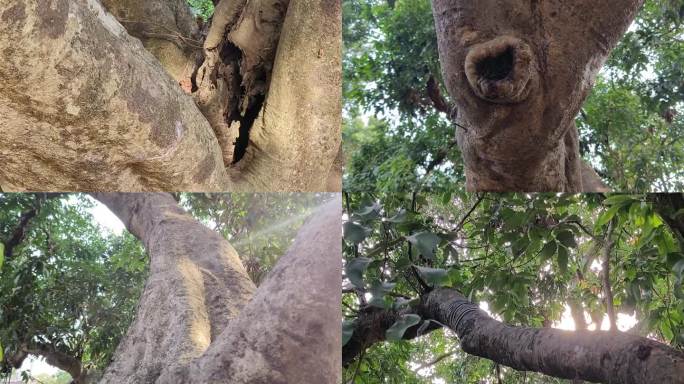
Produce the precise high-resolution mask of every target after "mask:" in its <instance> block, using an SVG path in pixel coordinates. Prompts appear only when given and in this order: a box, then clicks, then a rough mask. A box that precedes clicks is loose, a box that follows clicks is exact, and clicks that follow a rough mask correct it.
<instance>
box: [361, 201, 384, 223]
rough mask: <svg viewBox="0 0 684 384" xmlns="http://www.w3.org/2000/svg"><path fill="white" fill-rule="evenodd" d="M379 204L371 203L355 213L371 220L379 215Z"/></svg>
mask: <svg viewBox="0 0 684 384" xmlns="http://www.w3.org/2000/svg"><path fill="white" fill-rule="evenodd" d="M380 209H381V207H380V204H378V203H377V202H376V203H373V204H371V205H368V206H365V207H363V208H361V209H360V210H359V211H357V212H356V214H357V215H359V216H363V217H364V218H365V219H372V218H375V217H378V216H379V215H380Z"/></svg>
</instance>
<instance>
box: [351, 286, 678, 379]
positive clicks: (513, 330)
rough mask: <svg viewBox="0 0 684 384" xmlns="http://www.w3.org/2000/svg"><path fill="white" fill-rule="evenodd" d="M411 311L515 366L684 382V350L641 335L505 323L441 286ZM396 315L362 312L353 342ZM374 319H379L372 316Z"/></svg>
mask: <svg viewBox="0 0 684 384" xmlns="http://www.w3.org/2000/svg"><path fill="white" fill-rule="evenodd" d="M404 312H409V311H404ZM412 312H413V313H416V314H419V315H420V316H421V317H422V318H423V319H432V320H436V321H438V322H439V323H441V324H444V325H445V326H446V327H448V328H449V329H451V330H452V331H454V332H455V333H456V334H457V335H458V337H459V339H460V345H461V348H462V350H463V351H464V352H466V353H469V354H472V355H476V356H480V357H484V358H487V359H490V360H492V361H494V362H496V363H499V364H502V365H506V366H509V367H511V368H514V369H516V370H520V371H535V372H540V373H544V374H546V375H549V376H554V377H558V378H564V379H580V380H586V381H590V382H599V383H612V384H640V383H672V384H681V383H684V353H682V352H681V351H677V350H675V349H673V348H670V347H668V346H666V345H664V344H661V343H658V342H656V341H653V340H650V339H646V338H643V337H639V336H634V335H630V334H625V333H617V334H616V333H612V332H603V331H563V330H558V329H553V328H540V329H537V328H526V327H514V326H509V325H506V324H503V323H501V322H500V321H498V320H495V319H493V318H491V317H490V316H489V315H488V314H487V313H486V312H484V311H482V310H481V309H479V307H478V306H477V305H475V304H472V303H470V302H469V301H468V299H466V298H465V297H463V296H462V295H461V294H460V293H458V292H457V291H455V290H453V289H444V288H440V289H435V290H434V291H432V292H430V293H428V294H426V295H425V296H424V297H422V298H421V303H420V304H418V305H416V306H415V307H414V308H413V310H412ZM400 314H401V313H400V312H396V311H395V312H392V311H387V312H384V313H383V314H377V313H375V314H374V315H373V316H374V317H373V318H368V317H366V316H365V315H363V314H362V315H361V317H360V318H359V319H358V320H357V322H356V324H355V325H356V328H355V331H354V332H355V334H356V333H357V332H358V334H359V335H372V336H374V338H372V337H371V338H369V339H368V341H370V342H369V343H366V342H364V341H363V340H361V341H359V340H356V341H355V343H359V342H360V343H361V344H362V345H365V347H369V346H370V345H372V343H373V342H378V341H381V340H384V330H386V329H387V327H388V326H387V324H390V325H391V324H392V319H396V318H397V317H398V315H400ZM377 318H379V319H382V321H378V320H374V319H377ZM417 328H418V326H416V327H413V328H410V329H409V330H408V333H407V335H408V338H411V337H414V336H415V332H416V329H417ZM352 341H354V339H353V338H352ZM350 343H351V341H350ZM348 346H349V344H348ZM352 346H353V345H352ZM352 353H357V354H358V350H357V349H354V348H348V347H347V346H345V349H344V350H343V360H344V361H347V362H348V361H351V359H353V358H354V357H355V355H353V354H352Z"/></svg>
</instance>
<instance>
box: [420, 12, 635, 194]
mask: <svg viewBox="0 0 684 384" xmlns="http://www.w3.org/2000/svg"><path fill="white" fill-rule="evenodd" d="M642 3H643V0H606V1H601V2H598V3H597V2H596V1H591V0H579V1H572V2H568V1H563V0H550V1H539V0H533V1H523V0H514V1H509V0H483V1H477V2H473V1H466V0H461V1H459V0H456V1H453V0H433V1H432V5H433V14H434V18H435V24H436V29H437V39H438V45H439V55H440V62H441V65H442V71H443V73H444V79H445V81H446V85H447V89H448V91H449V93H450V95H451V97H452V98H453V100H454V101H455V104H456V107H457V108H458V116H457V118H456V120H457V123H458V125H459V126H461V127H463V128H458V129H457V138H458V142H459V146H460V147H461V151H462V153H463V156H464V162H465V167H466V178H467V187H468V189H469V190H474V191H567V192H579V191H587V192H588V191H604V190H605V187H604V186H603V185H602V182H601V181H600V179H599V178H598V175H596V173H595V172H594V171H593V169H591V168H590V167H589V166H587V165H586V164H583V162H582V161H581V159H580V154H579V144H578V132H577V128H576V127H575V122H574V119H575V116H576V115H577V113H578V112H579V109H580V107H581V105H582V103H583V102H584V100H585V98H586V96H587V94H588V93H589V91H590V89H591V87H592V86H593V82H594V80H595V77H596V74H597V73H598V71H599V69H600V68H601V66H602V65H603V63H604V62H605V60H606V58H607V57H608V55H609V53H610V51H611V50H612V48H613V47H614V46H615V45H616V44H617V42H618V40H619V38H620V37H621V36H622V34H623V33H624V32H625V31H626V29H627V27H628V26H629V24H630V23H631V22H632V20H633V19H634V18H635V16H636V13H637V11H638V9H639V8H640V7H641V5H642Z"/></svg>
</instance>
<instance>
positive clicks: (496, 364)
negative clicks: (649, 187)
mask: <svg viewBox="0 0 684 384" xmlns="http://www.w3.org/2000/svg"><path fill="white" fill-rule="evenodd" d="M346 211H347V212H346V213H347V216H346V217H347V220H346V222H345V224H344V239H345V243H346V246H345V247H344V260H345V281H344V285H343V292H344V296H343V300H342V312H343V314H344V316H345V319H346V320H345V322H344V325H343V345H344V346H343V357H342V361H343V364H344V367H345V370H344V373H345V374H344V376H345V378H344V382H345V383H354V384H371V383H373V384H374V383H409V384H427V383H432V384H434V383H500V384H503V383H506V384H517V383H530V384H536V383H539V384H541V383H544V384H549V383H557V384H560V383H570V382H573V383H575V384H576V383H579V382H582V381H587V382H597V383H613V384H640V383H672V384H681V383H684V232H683V230H684V197H683V196H682V195H681V194H673V195H611V196H602V195H598V194H585V195H567V196H558V195H555V194H554V195H551V194H537V195H532V196H530V195H514V194H510V195H505V194H504V195H502V194H479V195H476V194H458V195H455V196H453V197H449V196H446V197H444V196H442V195H439V194H430V193H419V194H410V193H409V194H403V193H397V194H389V193H388V194H364V193H355V194H348V195H347V196H346ZM597 329H600V330H597ZM511 368H512V369H511ZM566 380H567V381H566Z"/></svg>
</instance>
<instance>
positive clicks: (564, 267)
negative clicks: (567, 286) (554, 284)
mask: <svg viewBox="0 0 684 384" xmlns="http://www.w3.org/2000/svg"><path fill="white" fill-rule="evenodd" d="M558 267H559V268H560V272H561V273H563V274H564V273H565V272H567V271H568V249H567V248H565V247H564V246H562V245H561V246H559V247H558Z"/></svg>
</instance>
